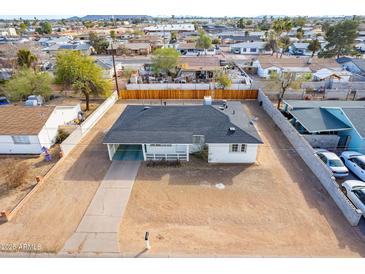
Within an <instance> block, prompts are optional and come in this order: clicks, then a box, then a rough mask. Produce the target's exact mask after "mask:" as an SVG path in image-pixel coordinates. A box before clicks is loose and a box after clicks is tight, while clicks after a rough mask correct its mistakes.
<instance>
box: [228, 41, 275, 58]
mask: <svg viewBox="0 0 365 274" xmlns="http://www.w3.org/2000/svg"><path fill="white" fill-rule="evenodd" d="M265 47H266V42H245V43H238V44H232V45H231V46H230V51H231V52H232V53H235V54H255V55H256V54H265V53H269V52H268V51H266V50H265Z"/></svg>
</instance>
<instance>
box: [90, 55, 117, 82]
mask: <svg viewBox="0 0 365 274" xmlns="http://www.w3.org/2000/svg"><path fill="white" fill-rule="evenodd" d="M95 64H97V65H98V66H99V67H100V68H101V69H102V71H103V78H105V79H111V78H113V77H114V67H113V64H112V63H110V62H106V61H104V60H101V59H96V60H95ZM115 70H116V71H117V74H118V72H119V71H121V70H122V63H121V62H115Z"/></svg>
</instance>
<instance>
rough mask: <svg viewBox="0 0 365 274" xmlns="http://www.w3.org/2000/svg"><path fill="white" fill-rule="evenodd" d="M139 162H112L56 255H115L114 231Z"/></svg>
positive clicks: (116, 252) (116, 247) (117, 225)
mask: <svg viewBox="0 0 365 274" xmlns="http://www.w3.org/2000/svg"><path fill="white" fill-rule="evenodd" d="M139 165H140V162H139V161H113V163H112V165H111V166H110V168H109V170H108V172H107V174H106V175H105V177H104V179H103V181H102V182H101V184H100V186H99V189H98V190H97V192H96V194H95V196H94V198H93V200H92V201H91V204H90V206H89V208H88V209H87V211H86V213H85V215H84V217H83V218H82V220H81V222H80V224H79V226H78V227H77V229H76V232H75V233H74V234H73V235H72V236H71V238H70V239H69V240H68V241H67V242H66V244H65V246H64V248H63V250H62V251H61V252H60V255H62V254H64V255H66V254H67V255H72V254H74V255H85V256H87V255H93V254H94V255H108V254H110V255H113V254H114V255H116V254H118V253H119V247H118V231H119V223H120V222H121V220H122V217H123V214H124V211H125V208H126V206H127V203H128V199H129V195H130V193H131V191H132V187H133V183H134V179H135V177H136V175H137V172H138V168H139Z"/></svg>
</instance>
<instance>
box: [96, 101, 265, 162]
mask: <svg viewBox="0 0 365 274" xmlns="http://www.w3.org/2000/svg"><path fill="white" fill-rule="evenodd" d="M206 102H209V101H206ZM103 143H104V144H106V145H107V147H108V153H109V158H110V160H123V159H131V158H133V159H135V160H145V161H146V160H162V159H164V160H181V161H189V154H191V153H194V152H199V151H202V150H204V151H206V152H207V154H208V162H209V163H254V162H255V161H256V155H257V148H258V145H260V144H262V141H261V139H260V136H259V135H258V133H257V131H256V129H255V126H254V125H253V123H252V121H250V119H249V118H248V116H247V114H246V113H245V111H244V109H243V107H242V104H241V103H240V102H227V103H224V102H221V103H219V104H218V103H213V104H211V105H209V103H208V104H204V105H203V104H202V105H194V106H186V105H185V106H152V105H151V106H141V105H129V106H127V107H126V108H125V110H124V112H123V113H122V114H121V116H120V117H119V118H118V120H117V121H116V122H115V123H114V125H113V126H112V128H111V129H110V130H109V132H108V133H107V134H106V136H105V138H104V140H103Z"/></svg>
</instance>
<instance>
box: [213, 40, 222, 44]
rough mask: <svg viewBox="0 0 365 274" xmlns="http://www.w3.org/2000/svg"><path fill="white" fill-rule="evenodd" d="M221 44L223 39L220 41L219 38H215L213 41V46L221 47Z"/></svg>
mask: <svg viewBox="0 0 365 274" xmlns="http://www.w3.org/2000/svg"><path fill="white" fill-rule="evenodd" d="M220 43H222V41H221V39H219V38H214V39H213V40H212V44H213V45H219V44H220Z"/></svg>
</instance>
